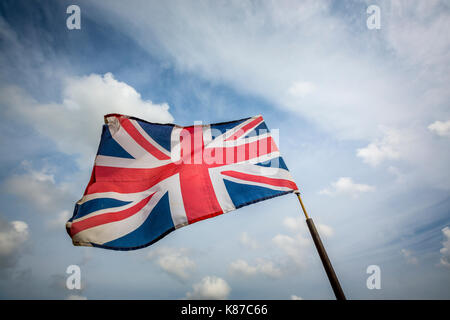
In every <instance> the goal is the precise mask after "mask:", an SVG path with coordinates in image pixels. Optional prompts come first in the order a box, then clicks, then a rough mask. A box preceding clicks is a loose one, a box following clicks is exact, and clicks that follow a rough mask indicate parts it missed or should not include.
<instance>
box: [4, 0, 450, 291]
mask: <svg viewBox="0 0 450 320" xmlns="http://www.w3.org/2000/svg"><path fill="white" fill-rule="evenodd" d="M70 4H77V5H78V6H79V7H80V8H81V30H68V29H67V27H66V19H67V17H68V16H69V15H68V14H66V8H67V7H68V6H69V5H70ZM371 4H375V5H378V6H379V7H380V13H381V28H380V29H378V30H369V29H368V28H367V26H366V19H367V17H368V14H367V13H366V9H367V7H368V6H369V5H371ZM449 27H450V8H449V5H448V2H445V1H395V2H392V3H391V2H388V1H386V2H385V1H334V2H332V1H325V0H324V1H277V2H270V1H252V2H242V1H210V2H207V1H191V2H187V1H167V2H165V3H163V2H161V1H131V2H127V4H125V3H124V2H122V1H96V2H87V1H86V2H85V1H77V2H68V1H41V2H27V1H2V2H1V4H0V47H1V50H0V65H1V68H0V107H1V108H0V112H1V117H0V122H1V124H0V132H1V140H0V141H1V144H2V147H3V150H4V152H2V155H1V157H0V163H1V165H0V188H1V190H2V191H1V193H0V203H1V206H0V297H1V298H2V299H9V298H19V299H23V298H41V299H68V298H87V299H102V298H106V299H109V298H125V299H183V298H229V299H291V298H295V297H301V298H303V299H332V298H333V297H334V296H333V293H332V291H331V288H330V286H329V284H328V281H327V279H326V276H325V273H324V271H323V268H322V266H321V263H320V260H319V258H318V256H317V253H316V252H315V248H314V245H313V243H312V241H311V238H310V235H309V234H308V231H307V228H306V225H305V223H304V219H303V217H302V214H301V212H300V208H299V205H298V201H297V199H296V197H295V196H294V195H286V196H283V197H279V198H275V199H272V200H269V201H265V202H261V203H258V204H255V205H252V206H249V207H244V208H241V209H239V210H237V211H234V212H232V213H229V214H226V215H223V216H219V217H216V218H214V219H209V220H206V221H203V222H200V223H196V224H194V225H192V226H189V227H186V228H182V229H180V230H177V231H176V232H173V233H171V234H170V235H169V236H167V237H166V238H164V239H163V240H161V241H159V242H158V243H156V244H154V245H152V246H150V247H148V248H145V249H142V250H138V251H131V252H116V251H107V250H101V249H95V248H83V247H74V246H72V244H71V241H70V238H69V237H68V236H67V234H66V232H65V229H64V223H65V221H66V219H67V218H68V216H70V214H71V212H72V210H73V206H74V203H75V202H76V201H77V200H78V199H79V198H80V197H81V195H82V192H83V190H84V187H85V186H86V184H87V182H88V179H89V175H90V170H91V166H92V163H93V159H94V156H95V151H96V148H97V145H98V139H99V137H100V132H101V126H102V124H103V114H106V113H110V112H121V113H124V114H130V115H134V116H137V117H142V118H144V119H146V120H149V121H155V122H157V121H161V122H174V123H177V124H180V125H190V124H192V123H193V122H194V121H202V122H203V123H211V122H221V121H229V120H234V119H241V118H244V117H248V116H253V115H256V114H262V115H263V116H264V118H265V121H266V123H267V125H268V126H269V128H271V129H278V130H279V134H280V137H279V139H280V140H279V147H280V150H281V152H282V155H283V157H284V159H285V161H286V163H287V165H288V167H289V168H290V170H291V172H292V175H293V177H294V178H295V180H296V182H297V184H298V185H299V187H300V189H301V191H302V193H303V198H304V202H305V205H306V207H307V209H308V211H309V213H310V215H311V216H312V217H313V218H314V220H315V222H316V225H318V226H319V232H320V233H321V236H322V238H323V242H324V243H325V246H326V248H327V250H328V254H329V256H330V258H331V260H332V262H333V265H334V267H335V270H336V272H337V274H338V276H339V278H340V281H341V285H342V287H343V289H344V291H345V293H346V295H347V296H348V298H352V299H417V298H424V299H436V298H437V299H448V298H450V290H449V286H448V284H449V283H450V282H449V281H450V230H449V227H450V215H449V213H450V212H449V209H450V195H449V190H450V176H449V170H448V163H450V148H449V146H450V140H449V139H450V114H449V101H450V99H449V98H450V97H449V95H450V91H449V90H448V83H450V82H449V80H450V79H449V74H450V73H449V71H450V70H449V66H450V63H449V62H450V55H449V46H450V36H449V35H448V32H446V31H447V30H448V29H449ZM72 264H76V265H79V266H80V268H81V272H82V280H81V281H82V288H81V290H68V289H67V288H66V287H65V281H66V278H67V276H68V275H67V274H66V268H67V267H68V266H69V265H72ZM370 265H378V266H379V267H380V270H381V289H380V290H369V289H367V287H366V279H367V277H368V276H369V275H368V274H367V273H366V269H367V267H368V266H370Z"/></svg>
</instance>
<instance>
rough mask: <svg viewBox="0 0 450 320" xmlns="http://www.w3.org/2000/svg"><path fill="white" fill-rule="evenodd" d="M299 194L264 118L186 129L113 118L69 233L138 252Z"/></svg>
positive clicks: (81, 240)
mask: <svg viewBox="0 0 450 320" xmlns="http://www.w3.org/2000/svg"><path fill="white" fill-rule="evenodd" d="M296 190H298V188H297V185H296V184H295V182H294V180H293V179H292V176H291V174H290V173H289V171H288V168H287V167H286V164H285V163H284V161H283V159H282V158H281V156H280V153H279V150H278V148H277V146H276V144H275V141H274V137H273V136H272V135H271V133H270V132H269V130H268V128H267V126H266V124H265V122H264V120H263V118H262V116H254V117H251V118H246V119H241V120H236V121H231V122H226V123H216V124H210V125H201V124H196V125H193V126H189V127H181V126H178V125H175V124H156V123H150V122H147V121H144V120H141V119H137V118H134V117H129V116H125V115H120V114H109V115H106V116H105V125H104V126H103V131H102V135H101V140H100V145H99V148H98V152H97V156H96V158H95V164H94V168H93V170H92V175H91V179H90V181H89V183H88V186H87V187H86V190H85V192H84V195H83V197H82V198H81V199H80V200H79V201H78V202H77V203H76V205H75V210H74V213H73V216H72V218H71V219H70V220H69V221H68V222H67V224H66V228H67V232H68V233H69V235H70V237H71V238H72V241H73V244H74V245H81V246H95V247H101V248H106V249H115V250H133V249H139V248H143V247H146V246H148V245H150V244H152V243H154V242H156V241H158V240H159V239H161V238H162V237H164V236H165V235H167V234H168V233H170V232H172V231H174V230H175V229H178V228H180V227H183V226H186V225H188V224H192V223H195V222H197V221H200V220H203V219H207V218H211V217H214V216H217V215H220V214H223V213H226V212H229V211H232V210H235V209H238V208H240V207H243V206H246V205H249V204H252V203H255V202H258V201H262V200H265V199H269V198H273V197H277V196H281V195H284V194H287V193H291V192H294V191H296Z"/></svg>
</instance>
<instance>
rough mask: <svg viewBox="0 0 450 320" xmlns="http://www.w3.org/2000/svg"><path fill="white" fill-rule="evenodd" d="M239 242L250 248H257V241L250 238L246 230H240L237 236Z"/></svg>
mask: <svg viewBox="0 0 450 320" xmlns="http://www.w3.org/2000/svg"><path fill="white" fill-rule="evenodd" d="M239 242H240V243H241V244H242V245H243V246H245V247H247V248H250V249H257V248H259V245H258V242H257V241H256V240H254V239H253V238H251V237H250V236H249V235H248V233H247V232H242V233H241V236H240V237H239Z"/></svg>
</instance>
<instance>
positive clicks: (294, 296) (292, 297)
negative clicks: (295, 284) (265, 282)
mask: <svg viewBox="0 0 450 320" xmlns="http://www.w3.org/2000/svg"><path fill="white" fill-rule="evenodd" d="M291 300H303V298H302V297H299V296H296V295H295V294H293V295H291Z"/></svg>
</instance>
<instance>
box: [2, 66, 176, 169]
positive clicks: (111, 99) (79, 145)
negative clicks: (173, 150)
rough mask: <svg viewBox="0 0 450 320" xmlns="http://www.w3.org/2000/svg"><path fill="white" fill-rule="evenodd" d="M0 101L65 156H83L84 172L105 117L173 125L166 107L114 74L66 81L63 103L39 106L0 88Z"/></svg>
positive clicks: (21, 93)
mask: <svg viewBox="0 0 450 320" xmlns="http://www.w3.org/2000/svg"><path fill="white" fill-rule="evenodd" d="M0 97H1V98H0V103H2V105H4V106H6V107H7V109H8V110H9V111H10V112H11V113H12V116H17V115H18V116H20V117H21V119H23V120H25V121H27V122H28V123H29V124H30V125H31V126H33V127H34V128H35V129H36V130H37V131H38V132H39V133H40V134H42V135H44V136H46V137H48V138H49V139H51V140H52V141H53V142H54V143H55V144H56V145H57V146H58V148H59V149H60V150H61V151H62V152H64V153H66V154H70V155H76V154H80V155H81V158H80V159H79V164H80V165H81V166H82V167H83V168H85V167H90V166H91V165H92V163H93V159H94V156H95V153H96V149H97V146H98V142H99V137H100V133H101V128H102V125H103V123H104V122H103V116H104V115H105V114H108V113H123V114H127V115H132V116H136V117H140V118H143V119H145V120H147V121H151V122H163V123H167V122H172V121H173V117H172V116H171V114H170V113H169V111H168V109H169V106H168V105H167V104H165V103H163V104H154V103H152V102H151V101H149V100H143V99H142V97H141V95H140V94H139V93H138V92H136V90H135V89H134V88H133V87H131V86H129V85H128V84H126V83H124V82H121V81H118V80H116V79H115V78H114V76H113V75H112V74H111V73H106V74H105V75H103V76H101V75H98V74H91V75H89V76H83V77H69V78H67V79H66V80H65V85H64V88H63V92H62V103H56V102H54V103H48V104H42V103H39V102H37V101H35V100H34V99H32V98H31V97H30V96H29V95H28V94H27V93H25V92H24V91H23V90H21V89H19V88H17V87H6V88H1V89H0Z"/></svg>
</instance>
